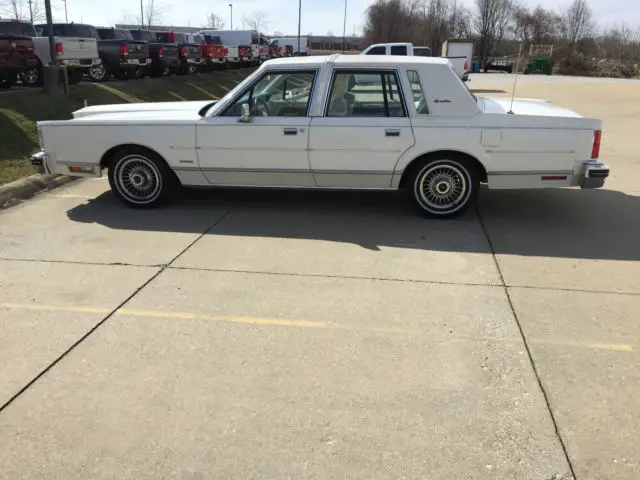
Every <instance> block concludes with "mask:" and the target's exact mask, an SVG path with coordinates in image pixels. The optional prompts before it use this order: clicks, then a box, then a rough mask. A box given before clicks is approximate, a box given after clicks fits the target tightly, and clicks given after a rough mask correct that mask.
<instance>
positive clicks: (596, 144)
mask: <svg viewBox="0 0 640 480" xmlns="http://www.w3.org/2000/svg"><path fill="white" fill-rule="evenodd" d="M601 138H602V130H595V131H594V132H593V146H592V147H591V158H598V157H599V156H600V139H601Z"/></svg>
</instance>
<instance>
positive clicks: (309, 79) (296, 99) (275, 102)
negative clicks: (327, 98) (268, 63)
mask: <svg viewBox="0 0 640 480" xmlns="http://www.w3.org/2000/svg"><path fill="white" fill-rule="evenodd" d="M315 77H316V72H315V71H306V72H305V71H296V72H277V73H274V72H271V73H266V74H265V75H263V76H262V77H261V78H260V79H259V80H258V81H257V82H256V83H254V84H253V85H252V86H251V87H249V88H248V89H247V90H246V91H245V92H244V93H243V94H242V95H240V97H239V98H238V99H237V100H236V101H235V102H234V103H233V105H231V106H229V107H228V108H227V109H226V110H225V111H224V113H222V116H223V117H240V116H242V105H243V104H245V103H246V104H247V105H249V113H250V115H251V116H252V117H306V116H307V112H308V110H309V103H310V99H311V91H312V89H313V82H314V80H315Z"/></svg>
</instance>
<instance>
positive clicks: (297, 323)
mask: <svg viewBox="0 0 640 480" xmlns="http://www.w3.org/2000/svg"><path fill="white" fill-rule="evenodd" d="M116 315H124V316H131V317H155V318H177V319H180V320H212V321H215V322H229V323H248V324H253V325H278V326H285V327H300V328H328V327H329V325H327V324H326V323H324V322H307V321H302V320H284V319H280V318H262V317H229V316H218V315H203V314H198V313H187V312H159V311H155V310H129V309H120V310H118V311H117V312H116Z"/></svg>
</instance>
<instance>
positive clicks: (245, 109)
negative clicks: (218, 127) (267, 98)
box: [238, 103, 253, 123]
mask: <svg viewBox="0 0 640 480" xmlns="http://www.w3.org/2000/svg"><path fill="white" fill-rule="evenodd" d="M238 121H239V122H241V123H251V122H252V121H253V119H252V118H251V113H250V111H249V104H248V103H243V104H242V116H241V117H240V120H238Z"/></svg>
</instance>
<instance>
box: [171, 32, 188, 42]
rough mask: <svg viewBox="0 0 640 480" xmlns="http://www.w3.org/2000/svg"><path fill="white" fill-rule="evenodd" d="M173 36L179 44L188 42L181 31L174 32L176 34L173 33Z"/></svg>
mask: <svg viewBox="0 0 640 480" xmlns="http://www.w3.org/2000/svg"><path fill="white" fill-rule="evenodd" d="M174 36H175V39H176V43H179V44H183V43H189V42H188V41H187V37H186V36H185V35H183V34H181V33H176V34H174Z"/></svg>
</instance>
